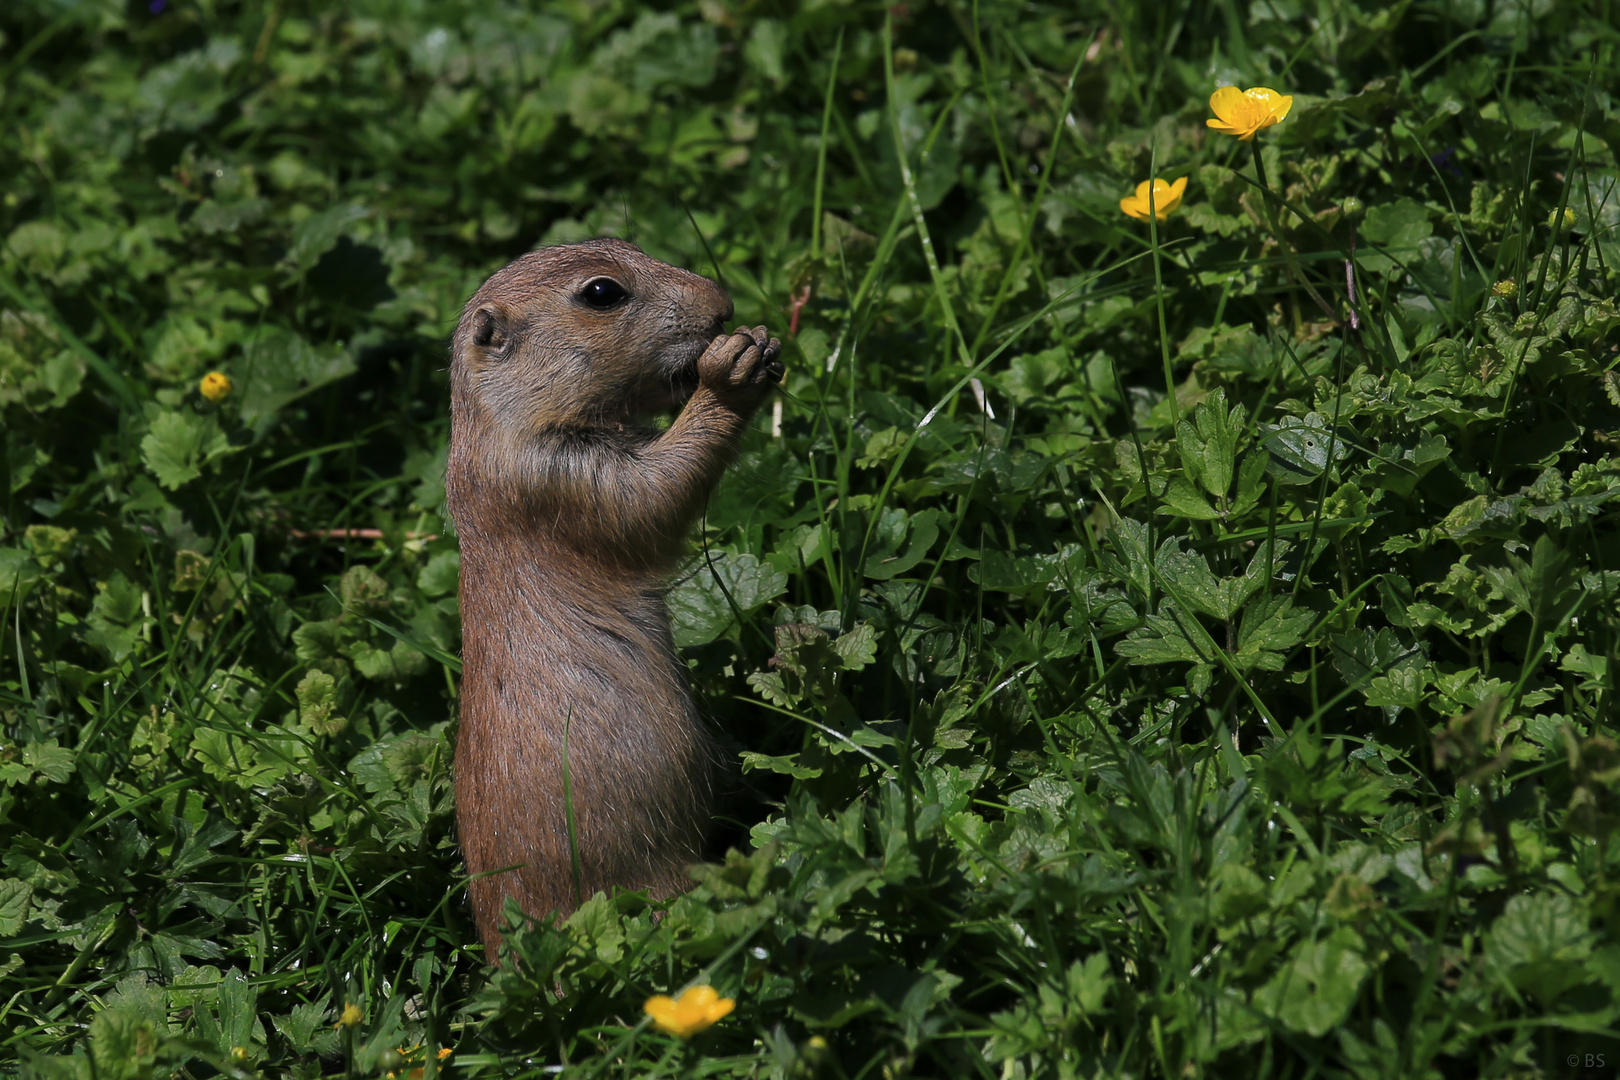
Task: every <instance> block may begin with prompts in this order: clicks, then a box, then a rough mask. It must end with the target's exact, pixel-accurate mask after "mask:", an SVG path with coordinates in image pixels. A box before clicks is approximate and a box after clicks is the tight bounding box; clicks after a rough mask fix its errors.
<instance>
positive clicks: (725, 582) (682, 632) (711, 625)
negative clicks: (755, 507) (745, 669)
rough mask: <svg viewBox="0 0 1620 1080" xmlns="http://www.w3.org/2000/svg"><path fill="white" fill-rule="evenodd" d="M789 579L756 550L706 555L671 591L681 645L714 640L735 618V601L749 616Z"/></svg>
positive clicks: (779, 592) (673, 619)
mask: <svg viewBox="0 0 1620 1080" xmlns="http://www.w3.org/2000/svg"><path fill="white" fill-rule="evenodd" d="M787 581H788V579H787V575H786V574H784V573H783V572H782V571H780V570H778V569H777V568H776V567H774V566H772V565H771V564H770V563H767V562H761V561H760V560H759V559H758V558H756V557H755V556H753V555H733V554H731V553H729V552H723V551H721V552H714V553H712V554H711V555H710V556H709V557H708V558H707V559H704V558H703V557H701V556H700V557H699V558H698V559H696V560H694V561H693V562H692V563H691V564H689V565H688V569H687V572H686V574H685V575H684V576H683V577H682V579H681V581H680V582H679V584H677V585H676V586H675V587H674V588H673V589H671V590H670V591H669V613H670V619H671V622H672V623H673V625H674V633H675V644H676V645H679V646H681V647H683V648H685V647H690V646H693V645H706V644H708V643H709V642H711V641H713V640H714V639H715V638H717V637H719V636H720V635H721V634H723V633H725V632H726V630H727V628H729V627H730V626H731V624H732V622H733V621H734V618H735V617H734V616H733V614H732V608H731V604H732V602H735V603H736V605H737V609H738V611H740V612H741V613H742V614H743V615H747V614H749V613H750V612H752V611H754V610H755V609H756V608H758V607H760V606H761V605H762V604H764V603H765V602H766V601H767V600H770V599H772V598H774V597H777V596H780V595H782V593H784V592H786V591H787ZM728 593H729V594H730V599H729V600H728V599H727V594H728Z"/></svg>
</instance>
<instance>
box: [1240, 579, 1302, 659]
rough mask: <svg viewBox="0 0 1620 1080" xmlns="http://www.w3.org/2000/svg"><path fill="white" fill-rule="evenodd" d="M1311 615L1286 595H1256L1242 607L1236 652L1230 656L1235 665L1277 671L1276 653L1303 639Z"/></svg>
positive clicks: (1290, 647)
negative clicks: (1297, 606) (1255, 597)
mask: <svg viewBox="0 0 1620 1080" xmlns="http://www.w3.org/2000/svg"><path fill="white" fill-rule="evenodd" d="M1315 619H1316V616H1315V615H1314V614H1313V613H1312V612H1310V611H1307V610H1303V609H1300V608H1296V607H1294V602H1293V601H1292V600H1290V599H1289V598H1288V597H1287V596H1278V595H1273V596H1262V597H1260V598H1259V599H1258V600H1256V601H1255V602H1254V603H1252V604H1250V605H1249V606H1248V607H1246V608H1244V609H1243V621H1242V624H1241V625H1240V626H1239V628H1238V639H1237V645H1238V647H1237V655H1236V656H1234V657H1233V659H1234V661H1235V662H1236V663H1237V666H1238V668H1239V669H1241V670H1245V671H1246V670H1248V669H1250V668H1258V669H1259V670H1261V671H1281V670H1282V666H1283V658H1282V656H1281V655H1280V654H1281V653H1282V652H1283V651H1285V650H1287V649H1292V648H1293V647H1294V646H1295V645H1298V644H1299V643H1300V642H1302V641H1304V640H1305V633H1306V631H1308V630H1309V629H1310V628H1311V623H1312V622H1314V621H1315Z"/></svg>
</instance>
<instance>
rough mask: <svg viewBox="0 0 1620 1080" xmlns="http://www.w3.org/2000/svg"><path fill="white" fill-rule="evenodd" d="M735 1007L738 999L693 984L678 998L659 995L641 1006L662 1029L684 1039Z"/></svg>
mask: <svg viewBox="0 0 1620 1080" xmlns="http://www.w3.org/2000/svg"><path fill="white" fill-rule="evenodd" d="M736 1007H737V1003H736V1002H735V1001H733V1000H731V999H730V998H723V997H721V996H720V995H719V993H718V992H717V991H716V990H715V988H714V987H712V986H693V987H690V988H689V989H687V990H686V991H684V992H683V993H682V994H681V996H680V997H679V998H672V997H670V996H669V995H667V994H656V995H654V996H653V997H650V998H648V999H647V1004H646V1005H644V1006H642V1008H644V1009H645V1010H646V1012H647V1015H648V1016H650V1017H652V1022H653V1023H655V1024H657V1025H658V1029H659V1030H660V1031H667V1032H668V1033H669V1034H671V1035H679V1036H680V1037H681V1038H683V1039H690V1038H691V1037H692V1036H693V1035H696V1034H697V1033H698V1032H700V1031H702V1030H704V1029H705V1028H708V1027H712V1026H713V1025H714V1023H715V1022H716V1021H718V1020H720V1019H722V1018H724V1017H725V1016H726V1015H728V1014H729V1013H730V1012H731V1010H732V1009H735V1008H736Z"/></svg>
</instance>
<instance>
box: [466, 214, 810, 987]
mask: <svg viewBox="0 0 1620 1080" xmlns="http://www.w3.org/2000/svg"><path fill="white" fill-rule="evenodd" d="M732 314H733V307H732V303H731V298H730V296H728V295H727V294H726V291H725V290H724V289H722V288H721V287H720V286H718V285H716V284H714V283H713V282H711V281H709V280H708V279H706V278H702V277H699V276H698V275H696V274H693V273H689V272H687V271H685V270H681V269H679V268H677V267H674V266H670V265H668V264H666V263H662V262H659V261H658V260H657V259H654V258H652V257H651V256H649V255H647V254H645V253H644V252H642V251H641V249H640V248H638V247H636V246H635V245H633V244H629V243H626V242H624V241H622V240H613V239H600V240H591V241H586V242H584V243H579V244H566V245H562V246H559V247H551V248H542V249H540V250H538V251H532V252H530V253H529V254H527V255H524V256H522V257H521V258H519V259H517V260H516V261H514V262H512V263H511V264H510V265H508V266H507V267H505V268H504V269H502V270H500V271H498V272H497V273H495V274H494V275H493V276H492V277H490V279H489V280H488V281H486V282H485V283H484V285H483V286H482V287H481V288H480V289H479V290H478V292H477V293H475V294H474V295H473V298H472V299H471V300H469V301H468V302H467V306H466V308H465V309H464V310H463V311H462V314H461V321H460V323H459V324H458V326H457V328H456V333H455V338H454V341H453V348H452V358H451V364H450V386H451V434H450V460H449V467H448V469H447V472H446V475H445V485H446V492H447V495H448V501H449V507H450V512H451V515H452V517H453V518H454V520H455V525H456V532H457V534H458V535H459V537H460V541H461V617H462V635H463V637H462V663H463V668H462V684H461V689H462V694H461V727H460V735H459V738H458V740H457V745H456V760H455V773H456V817H457V822H458V826H459V832H460V838H461V846H462V851H463V853H464V854H465V857H466V860H467V869H468V871H469V872H470V873H472V874H473V875H474V880H473V882H472V884H471V890H470V891H471V897H472V905H473V913H474V917H475V918H476V920H477V924H478V932H479V935H480V937H482V938H483V940H484V943H485V945H486V947H487V948H488V950H489V958H490V959H491V960H494V959H495V956H496V950H497V947H498V945H499V942H500V926H501V909H502V907H503V905H504V902H505V899H506V897H508V896H511V897H515V898H516V899H517V901H518V903H519V904H521V905H522V907H523V910H524V911H525V912H527V913H528V914H530V915H532V916H536V917H541V918H544V917H546V916H548V915H550V914H551V913H553V912H557V913H559V914H567V913H569V912H571V911H572V910H574V908H575V907H576V906H577V905H578V904H579V903H580V902H581V901H582V900H585V899H587V898H589V897H590V896H591V895H592V894H594V893H595V892H597V891H598V890H607V891H611V890H612V888H613V887H614V886H624V887H626V888H631V889H648V890H650V891H651V893H652V895H653V896H655V897H664V896H669V895H672V894H674V893H677V892H680V891H682V890H684V889H685V888H687V887H688V886H689V884H690V882H689V880H688V878H687V876H686V873H685V869H686V867H687V866H688V865H689V864H690V863H692V862H694V861H696V860H697V858H698V855H699V845H700V843H701V841H702V837H703V833H704V830H705V828H706V826H707V824H708V821H709V815H710V809H709V803H710V787H711V779H710V774H711V767H712V761H713V748H712V746H711V745H710V742H709V740H708V738H707V735H706V733H705V732H704V730H703V727H702V725H701V723H700V722H699V720H698V717H697V714H696V712H695V710H694V708H693V704H692V699H691V695H690V693H689V691H688V690H687V687H686V681H685V677H684V674H683V665H682V664H681V663H680V661H679V658H678V656H677V654H676V652H675V647H674V644H673V642H672V640H671V638H670V628H669V615H668V612H667V611H666V609H665V606H664V587H665V581H666V579H667V577H668V575H669V573H670V571H671V570H673V569H674V567H675V565H676V563H677V562H678V561H679V559H680V557H681V556H682V554H683V553H684V551H685V545H686V534H687V530H688V529H689V527H690V526H691V524H692V521H693V519H694V518H696V516H697V515H698V513H699V512H700V511H701V509H702V508H703V504H704V502H705V500H706V499H707V497H708V495H709V492H710V491H711V489H712V488H713V486H714V484H715V482H716V480H718V479H719V477H720V474H721V473H722V472H723V471H724V470H725V467H726V465H727V464H729V463H730V461H731V459H732V458H733V457H734V456H735V454H736V450H737V440H738V437H739V435H740V434H741V433H742V430H743V428H744V426H745V425H746V424H747V422H748V420H749V418H750V417H751V416H752V415H753V413H754V411H755V410H756V409H757V408H758V407H759V405H760V402H761V401H762V400H763V399H764V398H765V396H766V395H767V394H769V393H770V391H771V389H772V387H774V386H775V385H776V383H777V382H778V381H779V380H780V378H781V376H782V364H781V362H780V361H779V359H778V354H779V352H780V350H781V344H780V342H778V341H777V340H776V339H775V338H772V337H770V336H769V335H768V334H767V333H766V331H765V328H764V327H755V328H753V329H744V328H738V330H737V331H736V332H734V333H729V334H728V333H726V331H725V326H724V324H725V323H726V321H727V320H729V319H730V318H731V317H732ZM675 406H683V407H682V408H681V411H680V414H679V415H678V416H677V417H676V418H675V419H674V421H673V422H672V423H671V424H670V426H669V427H668V428H667V429H665V430H663V431H661V432H660V431H657V430H655V429H653V428H651V427H648V426H646V423H645V421H646V420H647V419H648V418H649V417H650V416H652V415H653V414H656V413H660V412H664V411H666V410H668V409H671V408H674V407H675ZM570 807H571V810H572V820H571V821H570V812H569V808H570ZM570 832H572V841H571V840H570ZM576 858H577V866H578V875H577V881H576V872H575V861H576ZM507 867H516V869H513V870H509V871H506V872H503V873H496V874H490V875H489V876H486V877H478V876H477V875H480V874H487V873H488V872H490V871H496V870H504V868H507Z"/></svg>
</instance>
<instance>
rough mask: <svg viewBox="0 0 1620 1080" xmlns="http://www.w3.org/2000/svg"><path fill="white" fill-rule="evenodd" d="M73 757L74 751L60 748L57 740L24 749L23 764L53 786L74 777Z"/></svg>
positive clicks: (33, 744) (46, 741)
mask: <svg viewBox="0 0 1620 1080" xmlns="http://www.w3.org/2000/svg"><path fill="white" fill-rule="evenodd" d="M73 756H74V755H73V751H72V750H70V749H68V748H67V747H65V746H58V745H57V744H56V740H55V739H46V740H45V741H44V742H42V743H29V744H28V745H27V746H25V747H23V763H24V764H26V765H28V766H29V767H30V768H32V769H33V770H34V771H35V772H37V773H39V774H40V775H41V776H43V777H45V779H47V780H49V781H50V782H51V783H53V784H60V783H63V782H65V781H66V780H67V778H68V777H70V776H72V775H73V769H74V764H73Z"/></svg>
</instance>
